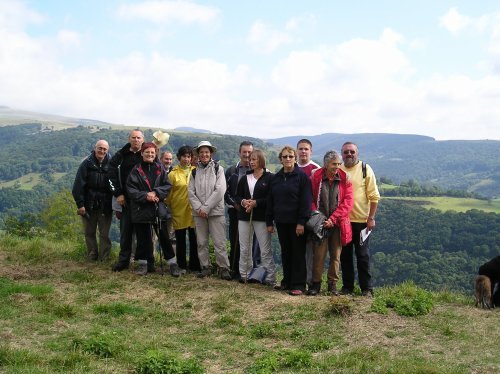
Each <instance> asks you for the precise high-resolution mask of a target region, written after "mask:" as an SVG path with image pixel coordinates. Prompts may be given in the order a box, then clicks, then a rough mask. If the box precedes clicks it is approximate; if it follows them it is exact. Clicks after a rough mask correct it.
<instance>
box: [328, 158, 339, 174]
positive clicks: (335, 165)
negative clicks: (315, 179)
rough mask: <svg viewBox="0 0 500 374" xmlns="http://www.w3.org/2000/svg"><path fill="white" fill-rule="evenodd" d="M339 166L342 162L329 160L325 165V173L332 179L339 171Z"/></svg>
mask: <svg viewBox="0 0 500 374" xmlns="http://www.w3.org/2000/svg"><path fill="white" fill-rule="evenodd" d="M340 165H342V161H340V160H339V159H337V160H335V159H334V160H330V161H329V162H328V164H326V165H325V169H326V173H327V174H328V176H330V177H333V176H334V175H335V174H337V170H338V169H339V167H340Z"/></svg>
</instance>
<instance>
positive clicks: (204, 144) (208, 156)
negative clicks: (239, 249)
mask: <svg viewBox="0 0 500 374" xmlns="http://www.w3.org/2000/svg"><path fill="white" fill-rule="evenodd" d="M216 151H217V148H215V147H214V146H212V144H210V142H209V141H206V140H204V141H201V142H200V143H199V144H198V146H197V147H196V148H194V152H195V153H196V154H197V156H198V164H197V165H196V169H194V170H193V174H192V176H191V179H190V180H189V185H188V196H189V202H190V203H191V208H192V209H193V217H194V223H195V226H196V239H197V243H198V257H199V259H200V265H201V272H200V273H199V277H207V276H209V275H210V274H211V270H210V260H209V253H208V238H209V236H210V237H211V238H212V240H213V242H214V248H215V259H216V262H217V266H218V267H219V269H220V276H221V278H222V279H225V280H231V274H230V273H229V259H228V256H227V250H226V218H225V215H224V193H225V192H226V178H225V176H224V170H223V168H222V167H221V166H220V165H219V164H218V163H217V162H216V161H214V160H213V159H212V155H213V154H214V153H215V152H216Z"/></svg>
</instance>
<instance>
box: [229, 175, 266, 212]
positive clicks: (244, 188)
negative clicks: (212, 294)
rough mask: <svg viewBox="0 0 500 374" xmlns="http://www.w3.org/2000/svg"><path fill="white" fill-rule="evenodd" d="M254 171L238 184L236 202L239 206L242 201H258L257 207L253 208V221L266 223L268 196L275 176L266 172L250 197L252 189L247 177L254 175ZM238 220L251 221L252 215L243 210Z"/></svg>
mask: <svg viewBox="0 0 500 374" xmlns="http://www.w3.org/2000/svg"><path fill="white" fill-rule="evenodd" d="M252 173H253V171H252V170H250V171H248V172H247V175H245V176H244V177H243V178H241V179H240V182H239V183H238V189H237V191H236V196H235V201H236V203H237V204H239V205H241V200H243V199H246V200H248V199H253V200H256V202H257V206H256V207H255V208H253V215H252V220H253V221H265V220H266V207H267V196H268V194H269V188H270V187H271V179H272V178H273V176H274V174H273V173H270V172H269V171H267V170H265V171H264V173H263V174H262V176H261V177H260V178H259V179H258V180H257V183H255V188H254V190H253V197H252V196H251V195H250V189H249V187H248V181H247V176H248V175H249V174H252ZM238 219H239V220H241V221H249V220H250V213H247V212H245V209H243V208H241V209H240V210H239V211H238Z"/></svg>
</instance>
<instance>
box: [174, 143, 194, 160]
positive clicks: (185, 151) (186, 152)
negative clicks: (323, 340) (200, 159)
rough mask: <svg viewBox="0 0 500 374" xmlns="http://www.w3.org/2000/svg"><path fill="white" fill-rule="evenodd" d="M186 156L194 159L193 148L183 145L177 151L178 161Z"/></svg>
mask: <svg viewBox="0 0 500 374" xmlns="http://www.w3.org/2000/svg"><path fill="white" fill-rule="evenodd" d="M184 155H190V156H191V157H193V147H190V146H189V145H183V146H182V147H180V148H179V149H178V150H177V154H176V156H177V160H179V161H180V160H181V157H182V156H184Z"/></svg>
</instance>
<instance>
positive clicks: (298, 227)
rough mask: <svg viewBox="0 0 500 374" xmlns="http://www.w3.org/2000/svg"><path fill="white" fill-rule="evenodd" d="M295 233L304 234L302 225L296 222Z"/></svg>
mask: <svg viewBox="0 0 500 374" xmlns="http://www.w3.org/2000/svg"><path fill="white" fill-rule="evenodd" d="M295 234H297V236H301V235H304V225H301V224H297V227H295Z"/></svg>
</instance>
